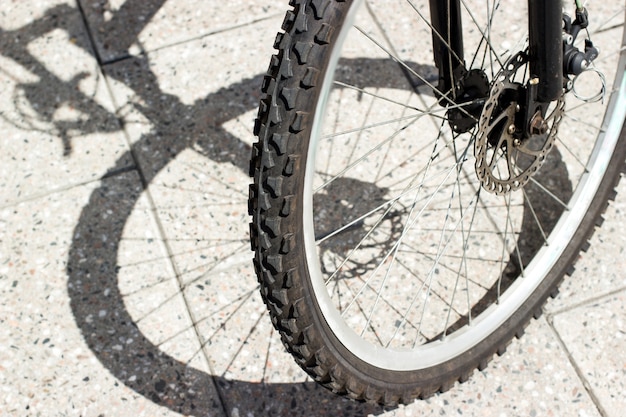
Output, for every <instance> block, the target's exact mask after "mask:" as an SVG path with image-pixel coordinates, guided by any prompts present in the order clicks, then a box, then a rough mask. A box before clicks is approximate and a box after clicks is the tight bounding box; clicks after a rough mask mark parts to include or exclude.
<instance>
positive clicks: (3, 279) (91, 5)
mask: <svg viewBox="0 0 626 417" xmlns="http://www.w3.org/2000/svg"><path fill="white" fill-rule="evenodd" d="M79 3H80V4H78V3H77V2H76V1H75V0H39V1H36V2H22V1H11V0H3V1H2V3H1V6H0V132H2V133H1V135H0V144H1V145H0V148H1V149H2V153H1V155H0V416H40V415H41V416H166V415H167V416H175V415H196V416H207V415H208V416H230V417H248V416H294V415H302V416H320V417H321V416H344V415H353V416H362V415H377V416H422V415H475V416H486V415H493V416H598V415H601V416H616V417H617V416H620V415H623V410H624V409H626V398H625V396H624V392H625V391H626V340H625V332H626V324H625V321H626V278H625V275H624V270H626V260H625V257H624V253H623V252H624V248H626V235H625V234H624V232H623V231H624V230H625V229H626V227H625V223H626V184H624V183H622V185H621V186H620V187H619V190H618V191H619V194H618V197H617V201H616V202H615V203H614V204H612V206H611V207H610V208H609V210H608V213H607V215H606V218H607V220H606V222H605V223H604V226H603V227H602V229H600V230H599V231H598V232H597V233H596V234H595V236H594V238H593V242H592V246H591V249H590V250H589V252H587V253H586V254H584V255H583V256H582V258H581V259H580V261H579V262H578V264H577V271H576V273H575V274H574V275H573V276H572V277H571V278H569V279H568V280H567V281H566V282H565V284H564V285H563V287H562V291H561V295H560V296H559V297H558V298H557V299H556V300H554V301H551V302H550V303H549V304H548V305H547V306H546V314H544V315H543V317H542V318H540V319H539V320H536V321H533V322H532V323H531V324H530V326H529V327H528V329H527V332H526V335H525V336H524V337H523V338H522V339H521V340H515V341H513V343H512V344H511V345H510V347H509V349H508V352H507V354H506V355H504V356H503V357H498V358H496V359H494V361H493V362H492V363H491V365H490V366H489V367H488V368H487V369H486V370H484V371H482V372H476V373H475V374H474V376H473V378H472V379H471V380H470V381H469V382H468V383H466V384H463V385H460V386H457V387H454V388H453V389H452V390H450V391H449V392H447V393H445V394H442V395H438V396H435V397H433V398H431V399H429V400H427V401H420V402H416V403H414V404H411V405H409V406H402V407H399V408H396V409H389V410H386V409H381V408H377V407H372V406H365V405H361V404H355V403H352V402H350V401H347V400H343V399H340V398H337V397H335V396H333V395H332V394H330V393H327V392H326V391H325V390H323V389H320V388H318V387H317V386H316V385H315V384H314V383H313V382H311V380H310V379H308V378H307V377H306V376H305V375H304V373H303V372H302V371H300V369H299V368H298V367H297V366H295V365H294V363H293V361H292V360H291V358H290V357H289V356H288V355H287V354H286V353H285V352H284V349H283V347H282V345H281V344H280V341H279V338H278V337H277V335H276V333H275V332H274V331H273V329H272V326H271V324H270V321H269V318H268V316H267V315H266V314H265V309H264V306H263V305H262V302H261V300H260V296H259V294H258V293H257V285H256V279H255V277H254V275H253V270H252V267H251V262H250V258H251V253H250V252H249V244H248V242H247V227H248V226H247V224H248V216H247V213H246V211H247V206H246V198H247V184H248V182H249V180H248V178H247V175H246V172H247V165H248V157H249V153H250V146H251V143H252V141H253V137H252V134H251V126H252V122H253V119H254V117H255V115H256V106H257V102H258V99H259V85H260V82H261V79H262V73H263V72H264V71H265V69H266V64H267V62H268V59H269V56H270V54H271V53H272V49H271V45H272V43H273V40H274V36H275V33H276V31H277V30H278V28H279V27H280V24H281V22H282V19H283V16H284V11H285V9H286V7H287V5H286V1H285V2H275V1H264V2H262V1H252V0H233V1H229V2H224V1H214V0H206V1H194V0H175V1H174V0H141V1H134V0H127V1H125V2H124V1H122V0H119V1H118V0H116V1H113V0H111V1H104V0H80V2H79Z"/></svg>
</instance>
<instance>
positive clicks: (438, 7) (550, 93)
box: [429, 0, 563, 105]
mask: <svg viewBox="0 0 626 417" xmlns="http://www.w3.org/2000/svg"><path fill="white" fill-rule="evenodd" d="M494 1H495V0H494ZM429 6H430V15H431V25H432V37H433V54H434V60H435V65H436V67H437V69H438V70H439V84H438V86H437V89H438V90H439V93H441V94H443V95H447V96H448V98H449V99H450V100H452V101H454V100H455V98H456V94H457V88H456V87H457V86H458V85H459V83H460V81H461V80H462V78H463V76H464V75H465V74H466V73H467V70H466V68H465V62H464V59H463V26H462V22H461V1H460V0H429ZM562 10H563V9H562V0H528V26H529V27H528V31H529V52H530V56H529V61H530V75H531V80H532V86H533V87H532V90H533V91H532V92H531V96H532V97H530V99H531V101H535V102H539V103H549V102H551V101H553V100H556V99H558V98H559V96H560V95H561V94H562V91H563V42H562V38H563V33H562V27H563V26H562V25H563V20H562V19H563V14H562V13H563V12H562ZM447 103H449V101H447V102H446V103H443V102H442V104H444V105H445V104H447Z"/></svg>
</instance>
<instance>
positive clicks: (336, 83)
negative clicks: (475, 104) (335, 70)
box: [333, 81, 446, 118]
mask: <svg viewBox="0 0 626 417" xmlns="http://www.w3.org/2000/svg"><path fill="white" fill-rule="evenodd" d="M333 84H335V85H337V86H339V87H343V88H348V89H350V90H354V91H358V92H359V93H362V94H364V95H367V96H371V97H374V98H377V99H380V100H383V101H386V102H388V103H392V104H396V105H398V106H401V107H404V108H406V109H410V110H415V111H417V112H420V113H428V112H431V113H432V108H431V109H429V110H423V109H420V108H419V107H412V106H408V105H406V104H404V103H402V102H400V101H397V100H393V99H391V98H388V97H385V96H381V95H379V94H374V93H372V92H371V91H369V90H365V89H363V88H359V87H356V86H354V85H350V84H346V83H344V82H341V81H335V82H334V83H333ZM442 111H446V109H445V108H442V109H439V112H442ZM433 115H434V114H433ZM437 117H442V116H437ZM442 118H443V117H442Z"/></svg>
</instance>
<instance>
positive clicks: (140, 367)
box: [2, 0, 434, 416]
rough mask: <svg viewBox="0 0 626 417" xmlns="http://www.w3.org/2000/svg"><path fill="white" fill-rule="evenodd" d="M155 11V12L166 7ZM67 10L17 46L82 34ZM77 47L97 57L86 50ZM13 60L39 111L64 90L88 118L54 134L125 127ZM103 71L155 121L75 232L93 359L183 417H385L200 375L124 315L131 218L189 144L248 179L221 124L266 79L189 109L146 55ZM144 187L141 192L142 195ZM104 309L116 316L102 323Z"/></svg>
mask: <svg viewBox="0 0 626 417" xmlns="http://www.w3.org/2000/svg"><path fill="white" fill-rule="evenodd" d="M131 3H132V4H131ZM149 3H150V4H151V5H152V6H153V9H152V13H154V10H157V9H158V7H160V5H162V4H163V1H160V0H159V1H152V2H149ZM137 4H138V3H137V2H129V6H128V10H133V8H132V7H131V6H133V5H135V6H136V5H137ZM70 9H71V8H69V7H67V6H59V7H57V8H54V9H50V10H49V11H48V13H47V15H46V17H44V18H42V19H40V20H38V21H36V22H34V23H33V24H32V25H31V26H30V32H29V33H27V34H28V36H26V37H24V38H23V39H22V41H21V42H23V44H24V45H26V44H27V43H28V39H32V38H36V37H39V36H42V35H43V34H45V33H46V32H48V31H50V30H52V29H54V28H57V27H59V26H63V28H64V29H66V30H68V31H69V32H74V31H78V30H80V28H79V27H80V25H81V24H82V23H81V22H80V21H79V20H76V19H72V20H69V21H60V20H59V19H56V16H62V15H67V14H68V13H71V12H72V11H74V12H75V10H70ZM120 22H121V23H120ZM124 22H126V23H124ZM128 22H133V20H132V19H130V20H128V18H127V17H126V18H120V20H114V21H113V23H111V29H113V28H115V27H120V25H121V26H124V25H126V24H128ZM139 32H140V28H136V29H135V30H133V31H131V32H130V34H129V35H128V37H127V38H125V39H124V38H116V42H117V45H118V47H120V48H122V49H123V48H128V47H129V46H130V45H131V44H132V43H133V42H134V38H135V37H136V36H137V34H138V33H139ZM2 34H4V33H2ZM78 46H80V47H82V48H84V49H85V50H86V51H88V52H89V53H94V52H93V51H92V49H91V46H90V45H87V44H84V45H83V44H79V45H78ZM4 53H5V52H3V54H4ZM12 58H14V59H16V62H18V63H20V64H21V65H23V66H25V67H27V66H28V67H29V68H34V70H35V72H36V74H37V75H38V76H39V80H40V81H39V82H38V83H34V84H32V85H22V86H21V87H22V88H23V89H24V91H26V92H27V93H28V94H26V97H27V98H28V100H29V101H31V103H33V104H36V105H37V106H35V108H39V109H41V110H40V111H41V114H42V116H43V117H48V115H49V114H52V113H53V111H52V110H53V109H50V108H48V107H46V106H49V105H50V104H49V103H45V102H42V101H41V97H42V96H41V95H38V94H37V92H38V91H40V89H41V88H48V89H54V90H55V91H58V92H62V93H63V95H62V98H63V101H64V102H67V103H70V104H71V105H73V106H78V107H77V108H79V109H80V110H81V111H82V112H83V113H85V114H89V115H90V118H89V120H88V121H84V120H83V121H81V122H80V124H72V125H67V126H57V127H58V129H59V131H60V132H64V131H69V130H80V131H82V132H91V131H97V132H103V131H106V132H111V131H116V130H119V129H120V126H119V124H117V123H116V122H117V119H118V116H117V115H115V114H111V113H110V112H108V111H107V110H106V109H104V108H103V107H102V106H100V105H99V104H98V103H97V102H96V101H94V100H93V99H92V98H90V97H86V96H84V95H82V94H80V93H79V92H77V89H76V83H77V80H74V81H71V82H67V81H63V80H61V79H59V78H58V77H55V76H54V75H53V74H51V73H50V72H49V71H47V69H46V68H45V67H44V66H42V65H38V63H37V60H36V58H35V57H33V56H30V55H28V53H27V50H26V48H23V50H19V49H15V50H14V51H13V56H12ZM341 65H342V66H345V67H351V66H352V67H354V68H369V69H370V73H372V71H373V72H374V73H376V72H382V73H388V71H387V70H388V68H387V66H389V65H396V64H394V63H393V62H390V61H387V60H385V61H381V60H369V59H359V60H346V61H342V62H341ZM416 68H422V69H427V70H429V71H430V72H431V73H434V71H432V68H430V69H429V68H426V67H424V66H418V65H416ZM366 72H367V71H366ZM106 73H107V76H109V77H112V78H113V79H115V80H116V81H118V82H121V83H123V84H125V85H126V87H128V88H129V89H130V90H132V91H133V92H134V94H136V95H137V97H139V98H140V100H137V102H136V103H135V104H134V109H135V110H136V111H138V112H139V113H141V114H142V116H143V117H145V118H146V119H147V120H149V121H150V124H151V130H150V132H149V133H146V134H144V135H143V136H142V137H141V138H140V139H139V140H138V141H137V142H135V143H134V144H133V145H132V147H131V149H130V151H128V152H127V153H126V154H124V155H121V156H120V157H119V158H118V162H117V163H116V165H115V166H112V167H111V168H110V169H109V170H108V174H106V175H105V176H104V177H103V178H102V182H101V185H100V186H99V187H98V188H96V189H95V190H94V191H93V192H92V194H91V195H90V198H89V201H88V203H87V204H86V205H85V206H84V207H83V209H82V211H81V214H80V217H79V218H78V221H77V225H76V228H75V230H74V233H73V240H72V244H71V248H70V251H69V254H68V262H67V275H68V282H67V289H68V294H69V297H70V306H71V309H72V313H73V316H74V319H75V321H76V324H77V326H78V328H79V329H80V331H81V333H82V336H83V338H84V340H85V342H86V344H87V346H88V347H89V349H90V350H91V351H92V352H93V354H94V355H95V357H96V358H97V359H98V360H99V361H100V363H101V364H102V365H103V366H104V367H105V368H106V369H107V370H108V371H109V372H111V374H112V375H113V376H114V377H115V378H116V379H117V380H119V381H120V382H122V383H123V384H124V385H126V386H127V387H129V388H130V389H132V390H133V391H135V392H136V393H138V394H140V395H142V396H143V397H145V398H146V399H148V400H150V401H152V402H154V403H156V404H159V405H161V406H164V407H166V408H168V409H170V410H172V411H175V412H178V413H181V414H185V415H187V414H197V413H202V414H209V413H210V412H211V410H214V411H215V413H221V411H220V410H223V409H224V408H228V407H235V406H236V407H237V408H238V412H239V414H240V415H247V414H248V413H252V414H255V415H257V414H266V415H277V416H280V415H293V414H301V415H308V416H327V415H333V416H341V415H345V416H351V415H354V416H363V415H368V414H374V415H376V414H382V413H384V412H385V411H386V409H384V408H382V407H379V406H373V405H368V404H361V403H355V402H352V401H349V400H345V399H343V398H339V397H337V396H335V395H333V394H331V393H329V392H328V391H326V390H325V389H322V388H320V387H319V386H318V385H317V384H316V383H314V382H299V383H287V382H286V383H256V382H249V381H243V380H233V379H229V378H226V377H224V376H222V375H218V374H212V373H207V372H203V371H201V370H198V369H196V368H193V367H192V366H190V365H189V364H188V363H186V362H183V361H180V360H178V359H176V358H174V357H173V356H171V355H169V354H168V353H166V352H164V351H163V350H162V349H161V348H160V347H159V346H157V345H155V344H154V343H153V342H152V341H151V340H150V338H149V337H148V336H149V335H145V334H143V333H142V332H141V330H140V329H139V327H138V325H137V323H136V320H135V319H134V318H133V316H132V315H131V314H130V312H129V311H128V310H129V309H128V307H127V306H126V302H125V297H124V294H123V293H122V291H121V290H120V286H119V267H118V255H119V250H120V243H121V241H122V239H123V233H124V228H125V226H126V224H127V222H128V219H129V218H130V217H131V214H132V213H133V211H134V210H135V209H136V208H137V204H138V201H139V198H140V197H141V195H142V194H143V193H144V192H145V190H146V188H147V187H148V186H149V185H150V184H151V183H152V182H153V180H154V179H155V178H156V177H157V175H159V173H160V172H162V171H163V169H165V168H166V167H167V166H168V164H170V163H171V162H172V161H173V160H175V159H176V157H177V156H178V155H180V154H181V153H182V152H183V151H185V150H186V149H189V148H190V147H192V146H195V147H196V148H198V149H199V150H200V152H201V154H202V155H204V156H205V157H206V158H208V159H210V160H212V161H214V162H216V163H222V164H229V165H231V166H232V167H234V169H236V170H238V171H242V172H247V170H248V158H249V155H250V147H249V145H247V144H246V143H243V142H242V141H241V140H240V138H238V137H235V136H233V135H232V134H230V133H229V132H228V131H227V130H226V129H225V128H224V127H223V125H224V123H226V122H227V121H229V120H232V119H234V118H236V117H238V116H240V115H242V114H243V113H245V112H247V111H250V110H253V109H255V108H256V107H257V105H258V98H257V97H256V96H255V94H254V93H253V92H255V91H258V90H259V87H260V85H261V81H262V78H263V76H262V75H258V76H256V77H253V78H250V79H246V80H242V81H241V82H238V83H236V84H233V85H231V86H228V87H224V88H222V89H220V90H219V91H216V92H214V93H212V94H210V95H209V96H207V97H205V98H203V99H201V100H197V101H196V102H195V103H192V104H190V105H186V104H184V103H182V102H181V100H180V99H179V98H178V97H176V96H175V95H172V94H167V93H165V92H163V91H162V89H161V88H160V85H159V82H158V80H157V77H156V75H155V74H154V72H153V71H152V70H151V69H150V62H149V58H148V57H147V56H140V57H136V58H128V59H127V60H126V61H125V63H124V64H119V65H117V66H115V67H113V66H111V67H110V68H108V69H107V70H106ZM355 73H358V74H359V77H361V78H360V79H359V80H358V82H359V83H363V84H364V85H367V86H369V87H376V86H380V87H386V88H407V87H406V83H402V85H396V84H394V77H374V78H372V79H369V78H362V77H363V75H361V74H363V73H361V72H358V71H355ZM415 87H416V86H415V85H413V88H415ZM139 103H142V104H139ZM231 103H236V105H233V104H231ZM185 117H189V118H190V122H189V123H188V124H187V128H188V130H186V131H185V132H184V135H183V134H181V130H180V125H179V124H177V123H174V121H175V120H181V119H183V118H185ZM58 136H59V137H60V138H61V140H63V142H64V145H65V153H66V156H67V157H69V156H70V155H71V138H70V137H67V136H64V135H63V134H59V135H58ZM129 160H134V161H136V163H137V165H138V166H129V165H128V161H129ZM139 180H140V181H139ZM138 183H141V184H142V186H140V187H138ZM103 236H106V241H103V239H102V237H103ZM250 258H252V255H250ZM102 311H108V312H110V314H106V315H102V314H100V312H102ZM242 343H243V342H242ZM120 347H121V348H120Z"/></svg>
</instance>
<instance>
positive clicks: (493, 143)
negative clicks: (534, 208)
mask: <svg viewBox="0 0 626 417" xmlns="http://www.w3.org/2000/svg"><path fill="white" fill-rule="evenodd" d="M526 63H527V59H526V58H525V54H522V53H520V54H517V55H515V56H514V57H512V58H511V59H510V60H509V62H508V63H507V64H506V65H505V66H504V68H503V69H502V70H501V71H500V72H499V73H498V75H496V77H495V79H494V83H493V86H492V88H491V92H490V94H489V98H488V99H487V102H486V103H485V107H484V108H483V111H482V114H481V116H480V119H479V123H478V133H477V135H476V142H475V145H474V155H475V157H476V164H475V169H476V175H477V176H478V179H479V180H480V183H481V185H482V187H483V188H484V189H485V190H487V191H489V192H491V193H494V194H497V195H504V194H507V193H510V192H512V191H516V190H518V189H520V188H521V187H523V186H524V185H526V184H527V183H528V182H529V181H530V180H531V178H532V177H533V176H534V175H535V174H536V173H537V171H539V168H541V166H542V165H543V163H544V162H545V160H546V155H547V154H548V152H550V149H552V146H553V145H554V142H555V139H556V135H557V131H558V127H559V124H560V122H561V119H562V117H563V110H564V107H565V101H564V99H563V96H561V97H560V98H559V99H558V100H556V101H555V102H553V103H552V104H551V105H550V107H549V108H548V111H547V112H545V113H546V116H545V119H543V123H544V128H543V129H542V132H543V133H541V134H533V135H531V136H530V137H526V138H524V137H523V135H522V128H521V127H519V126H516V123H515V121H516V117H517V116H518V113H519V112H520V109H521V106H523V105H525V104H524V100H522V99H520V97H524V94H523V89H524V86H523V84H521V83H520V82H516V81H515V78H516V75H517V72H518V70H519V69H520V68H522V67H523V66H524V65H526ZM518 78H519V77H518ZM518 101H521V103H520V102H518Z"/></svg>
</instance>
